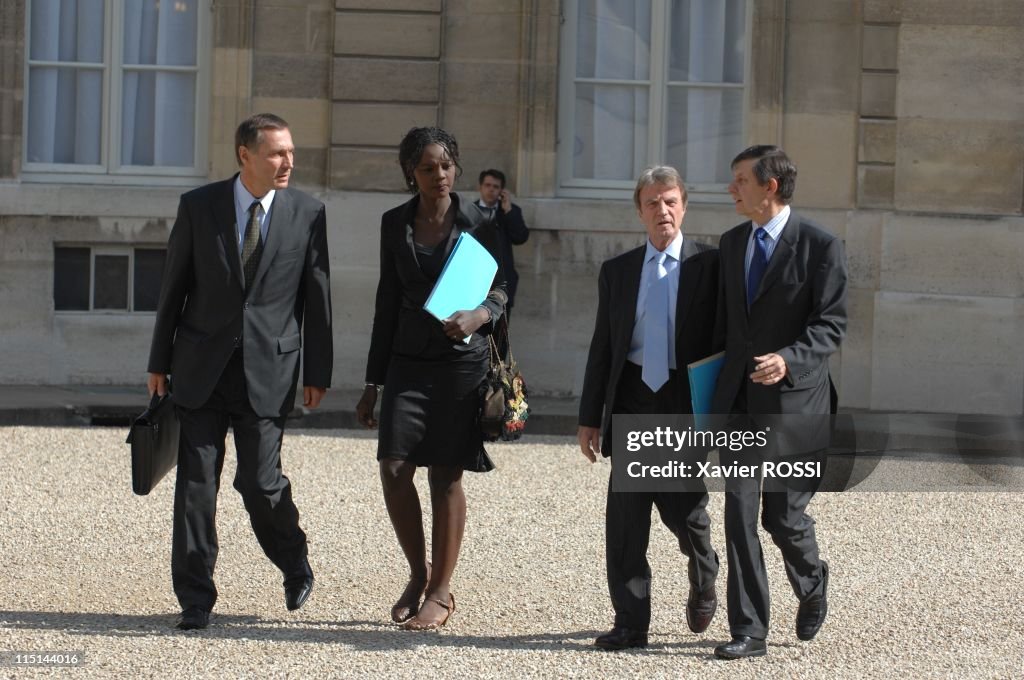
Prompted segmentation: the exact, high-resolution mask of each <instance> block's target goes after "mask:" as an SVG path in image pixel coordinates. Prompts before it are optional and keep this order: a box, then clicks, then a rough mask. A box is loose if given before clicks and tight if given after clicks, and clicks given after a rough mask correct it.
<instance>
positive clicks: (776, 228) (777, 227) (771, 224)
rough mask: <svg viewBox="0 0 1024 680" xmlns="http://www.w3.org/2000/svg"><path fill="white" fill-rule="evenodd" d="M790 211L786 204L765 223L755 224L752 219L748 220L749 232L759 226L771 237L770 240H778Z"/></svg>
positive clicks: (752, 231)
mask: <svg viewBox="0 0 1024 680" xmlns="http://www.w3.org/2000/svg"><path fill="white" fill-rule="evenodd" d="M790 212H792V211H791V210H790V209H789V206H788V205H784V206H782V210H780V211H779V213H778V214H777V215H776V216H775V217H773V218H771V219H770V220H768V222H766V223H765V224H756V223H755V222H754V221H753V220H751V222H750V232H751V233H754V232H755V231H757V230H758V229H759V228H763V229H764V230H765V231H766V232H768V236H770V237H771V239H772V241H778V240H779V235H780V234H781V233H782V230H783V228H785V226H786V222H788V221H789V214H790Z"/></svg>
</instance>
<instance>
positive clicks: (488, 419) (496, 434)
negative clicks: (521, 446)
mask: <svg viewBox="0 0 1024 680" xmlns="http://www.w3.org/2000/svg"><path fill="white" fill-rule="evenodd" d="M495 331H496V332H500V333H502V334H503V335H502V336H501V337H502V339H503V340H504V341H505V342H504V345H505V348H506V356H507V358H506V359H503V358H502V356H501V353H500V352H499V351H498V345H497V343H496V342H495V341H494V334H491V335H490V336H489V337H488V341H489V342H490V345H491V361H490V366H489V367H488V369H487V378H486V379H485V380H484V396H483V403H482V404H481V405H480V431H481V432H482V433H483V436H484V440H486V441H489V442H493V441H497V440H498V439H501V440H504V441H507V442H511V441H515V440H517V439H519V438H520V437H521V436H523V429H524V428H525V427H526V420H527V418H529V417H530V405H529V404H528V403H527V402H526V397H527V392H526V381H525V380H524V379H523V374H522V373H520V371H519V365H518V364H516V360H515V359H514V358H513V357H512V348H511V346H510V345H509V342H508V323H507V322H506V321H505V319H504V318H502V319H500V320H499V322H498V328H496V329H495Z"/></svg>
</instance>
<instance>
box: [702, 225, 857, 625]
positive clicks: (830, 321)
mask: <svg viewBox="0 0 1024 680" xmlns="http://www.w3.org/2000/svg"><path fill="white" fill-rule="evenodd" d="M750 229H751V223H750V222H746V223H744V224H741V225H739V226H737V227H734V228H733V229H731V230H729V231H727V232H726V233H725V234H723V235H722V239H721V242H720V251H721V259H722V266H721V273H720V279H719V313H718V318H717V321H716V341H715V344H716V346H717V348H719V349H723V348H724V349H725V364H724V365H723V367H722V370H721V373H720V374H719V378H718V384H717V387H716V390H715V396H714V402H713V408H714V411H715V413H720V414H733V415H734V416H737V417H738V423H739V424H740V426H742V427H757V423H758V422H759V421H760V420H763V418H764V417H765V416H776V415H782V416H785V415H792V414H803V415H814V414H819V415H822V416H827V415H828V414H829V413H830V412H834V409H835V401H836V400H835V388H834V387H833V385H832V379H831V376H830V375H829V369H828V358H829V356H830V355H831V354H832V353H833V352H835V351H836V350H837V349H838V348H839V343H840V342H841V340H842V338H843V334H844V333H845V330H846V286H847V273H846V260H845V255H844V252H843V244H842V242H841V241H840V240H839V239H837V238H836V237H835V236H833V235H832V234H829V233H828V232H826V231H825V230H824V229H823V228H822V227H821V226H820V225H818V224H815V223H814V222H812V221H810V220H807V219H805V218H802V217H801V216H799V215H798V214H797V213H796V212H793V213H791V214H790V217H789V220H788V221H787V223H786V226H785V227H784V228H783V230H782V233H781V234H780V237H779V242H778V243H777V245H776V247H775V251H774V253H773V254H772V257H771V259H770V260H769V262H768V268H767V270H766V271H765V273H764V276H763V278H762V280H761V284H760V286H759V288H758V292H757V293H756V295H755V297H754V299H753V302H752V303H751V305H750V308H749V310H748V309H747V298H746V274H745V271H744V257H745V254H746V247H747V239H748V236H749V234H750ZM770 353H777V354H779V355H780V356H782V358H783V359H784V360H785V361H786V366H787V375H786V377H785V378H784V379H783V380H782V381H781V382H779V383H776V384H774V385H759V384H755V383H753V382H752V381H751V380H750V378H749V375H750V374H751V373H753V372H754V365H755V363H756V362H755V361H754V359H753V357H755V356H761V355H765V354H770ZM778 453H780V454H782V455H785V454H786V453H787V452H785V451H780V452H778ZM723 462H724V461H723ZM813 495H814V489H803V490H801V489H791V488H786V487H785V486H783V485H781V484H780V483H779V482H778V481H777V480H775V481H772V480H768V479H766V480H765V482H764V493H763V494H762V493H761V482H760V480H758V479H732V480H728V481H727V483H726V497H725V532H726V543H727V551H728V559H729V577H728V589H729V592H728V604H729V627H730V630H731V632H732V634H733V635H734V636H741V635H747V636H750V637H754V638H759V639H764V638H765V637H766V636H767V633H768V623H769V605H768V602H769V601H768V577H767V573H766V571H765V565H764V557H763V555H762V553H761V543H760V540H759V539H758V536H757V514H758V506H759V501H760V502H761V504H763V509H762V512H761V522H762V524H763V525H764V527H765V529H766V530H767V531H768V532H769V533H770V534H771V537H772V540H773V542H774V543H775V544H776V545H777V546H778V547H779V549H780V550H781V551H782V556H783V560H784V561H785V564H786V574H787V576H788V578H789V581H790V585H791V586H792V587H793V591H794V593H796V595H797V597H798V598H799V599H800V600H804V599H806V598H807V597H809V596H810V595H812V594H815V593H819V592H820V589H821V588H822V587H823V581H824V577H825V573H826V571H825V570H826V567H825V565H824V563H823V562H822V561H821V560H820V559H819V557H818V545H817V540H816V538H815V533H814V520H813V519H811V518H810V517H809V516H808V515H807V513H806V512H805V509H806V507H807V504H808V503H809V502H810V500H811V497H812V496H813Z"/></svg>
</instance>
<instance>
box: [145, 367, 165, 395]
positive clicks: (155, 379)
mask: <svg viewBox="0 0 1024 680" xmlns="http://www.w3.org/2000/svg"><path fill="white" fill-rule="evenodd" d="M146 388H147V389H148V390H149V398H150V399H152V398H153V395H154V394H159V395H160V396H161V397H162V396H164V395H165V394H167V374H166V373H150V374H149V380H147V381H146Z"/></svg>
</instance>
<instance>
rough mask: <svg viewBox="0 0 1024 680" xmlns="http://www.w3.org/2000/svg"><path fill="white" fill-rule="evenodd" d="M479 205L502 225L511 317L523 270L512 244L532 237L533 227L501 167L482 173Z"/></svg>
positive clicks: (500, 233)
mask: <svg viewBox="0 0 1024 680" xmlns="http://www.w3.org/2000/svg"><path fill="white" fill-rule="evenodd" d="M477 205H478V206H480V209H481V210H483V211H484V214H485V215H488V216H489V217H490V218H491V220H492V221H493V222H494V224H495V225H496V226H497V227H498V238H499V241H500V244H501V259H502V265H503V266H504V269H505V280H506V282H507V284H508V304H507V305H505V318H506V319H507V318H508V317H509V314H510V313H511V311H512V304H513V303H514V302H515V299H516V288H517V287H518V286H519V273H518V272H517V271H516V263H515V258H514V256H513V255H512V246H514V245H516V246H519V245H522V244H524V243H526V239H528V238H530V230H529V229H528V228H527V227H526V222H524V221H523V211H522V210H520V209H519V206H518V205H516V204H514V203H513V202H512V195H511V194H510V193H509V192H508V190H507V189H506V188H505V173H503V172H502V171H501V170H494V169H493V168H491V169H488V170H484V171H483V172H481V173H480V200H479V201H477Z"/></svg>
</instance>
